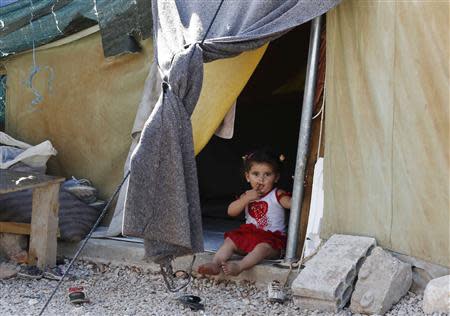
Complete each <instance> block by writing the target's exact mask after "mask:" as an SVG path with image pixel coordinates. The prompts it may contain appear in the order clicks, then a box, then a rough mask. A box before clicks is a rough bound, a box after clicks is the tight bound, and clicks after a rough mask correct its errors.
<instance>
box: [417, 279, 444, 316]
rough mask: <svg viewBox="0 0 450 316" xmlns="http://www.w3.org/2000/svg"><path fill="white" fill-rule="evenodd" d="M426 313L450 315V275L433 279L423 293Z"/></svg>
mask: <svg viewBox="0 0 450 316" xmlns="http://www.w3.org/2000/svg"><path fill="white" fill-rule="evenodd" d="M423 311H424V312H425V313H426V314H433V313H437V314H446V315H450V275H446V276H443V277H440V278H436V279H433V280H431V281H430V282H429V283H428V284H427V287H426V288H425V291H424V293H423Z"/></svg>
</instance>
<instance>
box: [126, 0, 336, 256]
mask: <svg viewBox="0 0 450 316" xmlns="http://www.w3.org/2000/svg"><path fill="white" fill-rule="evenodd" d="M338 3H339V1H338V0H324V1H320V2H316V1H294V0H291V1H276V0H273V1H241V2H236V1H223V3H222V2H221V1H206V2H205V1H197V0H193V1H181V0H180V1H153V3H152V10H153V22H154V32H155V41H156V42H155V46H156V47H155V50H156V53H155V58H156V61H157V64H158V65H159V70H160V73H161V78H162V79H163V92H162V97H159V98H158V101H157V103H156V105H155V106H154V109H153V111H152V113H151V115H150V117H149V119H148V120H147V122H146V123H145V126H144V128H143V130H142V134H141V140H140V142H139V144H138V146H137V147H136V150H135V151H134V153H133V156H132V158H131V177H130V181H129V188H128V194H127V199H126V208H125V218H124V233H125V234H127V235H135V236H141V237H144V239H145V240H146V243H145V249H146V255H147V256H148V257H150V258H159V257H161V256H165V255H181V254H185V253H186V252H191V251H193V252H198V251H201V250H202V249H203V238H202V227H201V212H200V202H199V194H198V184H197V171H196V165H195V158H194V147H193V140H192V126H191V122H190V116H191V114H192V112H193V111H194V108H195V105H196V104H197V101H198V98H199V95H200V90H201V86H202V81H203V62H204V61H212V60H215V59H219V58H226V57H231V56H235V55H237V54H239V53H241V52H243V51H246V50H252V49H255V48H257V47H260V46H262V45H264V44H265V43H267V42H268V41H270V40H273V39H275V38H277V37H279V36H281V35H282V34H284V33H285V32H287V31H289V30H290V29H292V28H293V27H295V26H297V25H300V24H302V23H304V22H307V21H309V20H311V19H312V18H314V17H316V16H318V15H321V14H323V13H325V12H326V11H328V10H329V9H331V8H332V7H334V6H335V5H337V4H338ZM219 4H222V6H221V8H220V11H219V12H218V14H217V16H216V19H215V20H214V22H213V23H212V24H211V21H212V20H213V17H214V15H215V13H216V12H217V8H218V7H219ZM209 26H211V28H209ZM208 29H209V33H208V34H207V36H206V40H205V41H204V42H203V41H202V39H203V38H205V32H206V30H208ZM153 99H156V98H153ZM154 241H158V242H154Z"/></svg>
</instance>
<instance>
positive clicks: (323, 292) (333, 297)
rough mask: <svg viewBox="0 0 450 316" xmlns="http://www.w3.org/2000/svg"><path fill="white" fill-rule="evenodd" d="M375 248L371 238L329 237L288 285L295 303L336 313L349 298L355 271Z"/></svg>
mask: <svg viewBox="0 0 450 316" xmlns="http://www.w3.org/2000/svg"><path fill="white" fill-rule="evenodd" d="M375 245H376V241H375V239H374V238H369V237H360V236H350V235H333V236H331V238H330V239H328V241H327V242H326V243H325V245H324V246H323V247H322V248H321V249H320V250H319V252H318V253H317V255H315V256H314V257H313V258H312V259H311V260H310V261H308V262H306V264H305V268H304V269H303V270H302V271H301V272H300V274H299V275H298V277H297V278H296V279H295V280H294V282H293V283H292V293H293V295H294V296H297V299H296V300H295V302H297V303H298V304H305V306H308V307H307V308H308V309H317V310H322V311H329V312H335V311H338V310H340V309H341V308H342V307H343V306H345V304H346V303H347V302H348V300H349V299H350V297H351V291H352V289H353V288H352V287H353V281H354V280H355V278H356V275H357V273H358V270H359V268H360V266H361V264H362V262H363V261H364V259H365V258H366V255H367V253H368V252H369V251H370V250H371V249H372V248H373V247H374V246H375Z"/></svg>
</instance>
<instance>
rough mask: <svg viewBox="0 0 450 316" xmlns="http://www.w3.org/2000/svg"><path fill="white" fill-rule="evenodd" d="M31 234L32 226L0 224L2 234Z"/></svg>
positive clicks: (10, 223) (26, 224) (13, 223)
mask: <svg viewBox="0 0 450 316" xmlns="http://www.w3.org/2000/svg"><path fill="white" fill-rule="evenodd" d="M30 232H31V225H30V224H28V223H16V222H0V233H11V234H18V235H29V234H30Z"/></svg>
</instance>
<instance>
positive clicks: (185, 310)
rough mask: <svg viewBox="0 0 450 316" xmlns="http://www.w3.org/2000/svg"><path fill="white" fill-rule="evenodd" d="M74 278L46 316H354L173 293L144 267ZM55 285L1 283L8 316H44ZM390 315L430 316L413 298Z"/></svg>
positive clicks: (260, 294) (211, 283)
mask: <svg viewBox="0 0 450 316" xmlns="http://www.w3.org/2000/svg"><path fill="white" fill-rule="evenodd" d="M68 264H69V261H66V262H65V263H64V264H61V265H59V266H58V267H59V268H60V269H61V270H62V271H65V269H66V268H67V267H68ZM70 273H71V275H72V280H64V281H63V284H62V285H61V287H60V288H59V290H58V291H57V292H56V294H55V296H54V297H53V299H52V301H51V302H50V304H49V306H48V307H47V310H46V311H45V315H65V316H69V315H86V316H87V315H95V316H102V315H130V316H131V315H303V316H313V315H316V316H318V315H321V316H332V315H336V316H348V315H352V314H351V312H350V310H349V309H348V307H346V308H344V310H342V311H340V312H339V313H322V312H318V311H307V310H305V309H304V308H302V307H301V306H298V305H295V304H294V303H293V301H292V293H291V292H290V291H288V292H287V293H286V294H287V299H286V302H285V303H284V304H279V303H270V302H269V301H268V297H267V289H258V288H257V287H256V286H255V285H254V284H252V283H249V282H238V283H235V282H231V281H217V280H209V279H206V278H194V279H193V280H192V283H191V284H190V285H189V286H188V287H187V288H186V289H184V290H183V291H181V292H179V293H170V292H169V291H167V289H166V287H165V285H164V282H163V279H162V277H161V275H159V274H154V272H151V271H150V270H149V271H146V270H143V269H142V268H140V267H135V266H131V267H130V266H117V265H107V264H94V263H91V262H83V261H79V262H77V263H76V264H75V265H74V266H73V267H72V269H71V270H70ZM55 285H56V282H55V281H53V280H48V279H46V278H41V279H40V280H30V279H22V278H17V277H16V278H9V279H3V280H0V297H2V299H1V300H0V310H1V311H2V316H8V315H36V314H38V313H39V311H40V310H41V308H42V307H43V305H44V304H45V302H46V300H47V299H48V297H49V296H50V293H51V292H52V291H53V289H54V286H55ZM69 287H83V289H84V291H85V293H86V294H87V295H88V296H89V299H90V302H88V303H84V304H72V303H71V302H70V300H69V297H68V295H67V289H68V288H69ZM181 295H195V296H198V297H199V298H201V303H202V304H204V310H199V311H193V310H191V308H190V307H188V306H186V305H184V304H180V302H179V301H177V298H178V297H180V296H181ZM355 315H358V314H355ZM386 315H387V316H393V315H405V316H406V315H424V313H423V311H422V297H421V296H416V295H415V294H412V293H408V294H407V295H406V296H405V297H403V298H402V299H401V300H400V302H399V303H397V304H396V305H394V307H393V308H392V310H391V311H389V312H388V313H387V314H386Z"/></svg>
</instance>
